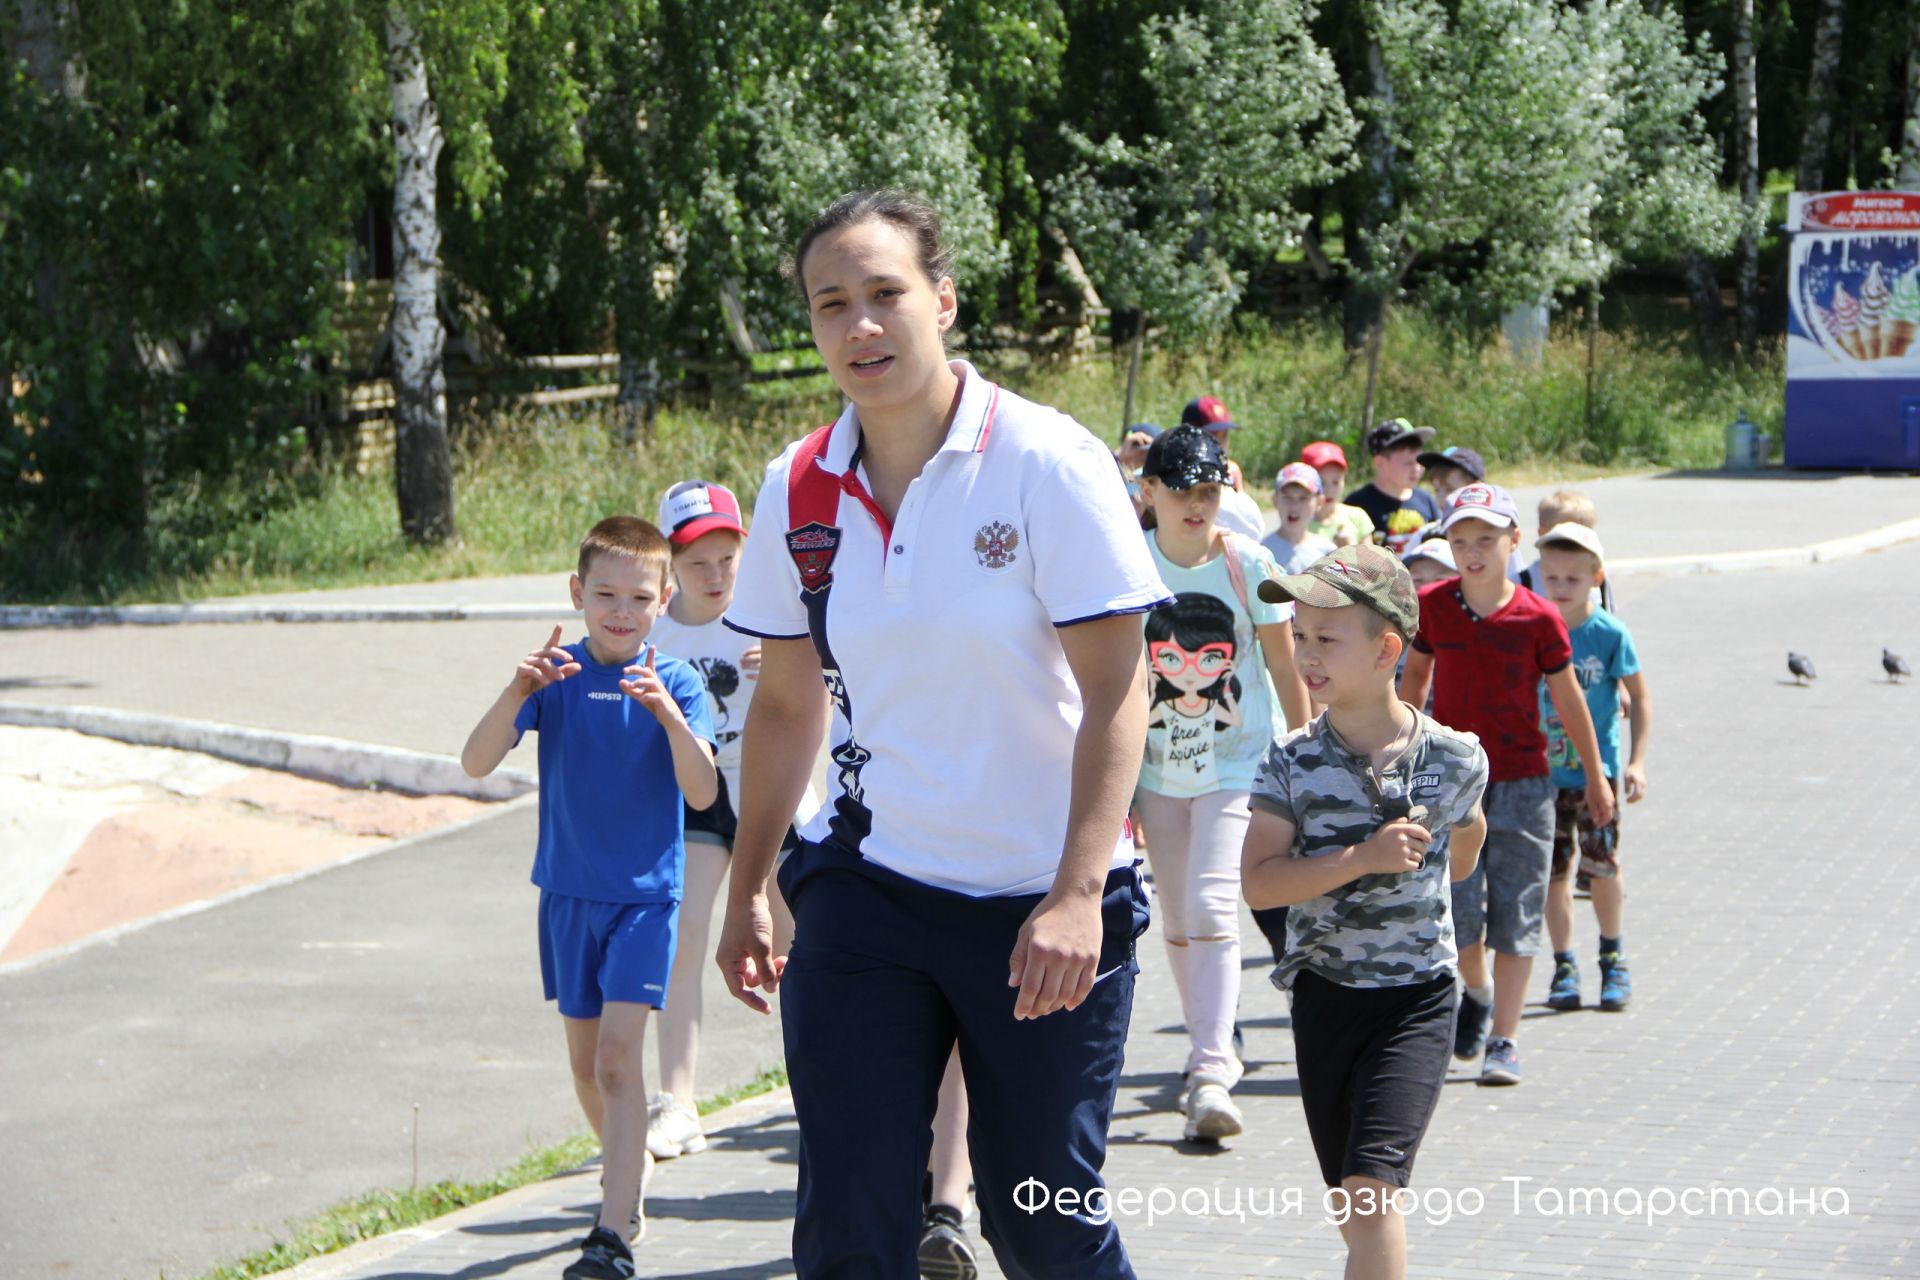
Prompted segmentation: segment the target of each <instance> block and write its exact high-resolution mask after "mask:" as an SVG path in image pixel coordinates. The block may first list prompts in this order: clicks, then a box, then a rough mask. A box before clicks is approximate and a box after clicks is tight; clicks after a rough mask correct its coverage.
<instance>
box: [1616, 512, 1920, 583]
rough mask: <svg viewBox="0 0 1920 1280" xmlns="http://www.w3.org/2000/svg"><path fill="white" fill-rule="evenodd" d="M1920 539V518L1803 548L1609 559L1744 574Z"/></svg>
mask: <svg viewBox="0 0 1920 1280" xmlns="http://www.w3.org/2000/svg"><path fill="white" fill-rule="evenodd" d="M1915 540H1920V518H1916V519H1912V520H1898V521H1895V522H1894V523H1893V524H1888V525H1882V526H1880V527H1879V528H1878V529H1869V530H1867V531H1866V532H1865V533H1852V534H1848V535H1846V536H1845V537H1840V538H1828V539H1826V540H1825V541H1824V542H1810V543H1808V544H1806V545H1805V546H1800V547H1772V548H1767V549H1763V550H1757V551H1721V552H1715V553H1712V554H1708V555H1677V556H1639V557H1635V558H1622V559H1619V560H1613V561H1610V562H1608V565H1607V568H1609V569H1611V570H1613V571H1615V572H1618V573H1648V574H1663V573H1670V574H1688V573H1744V572H1747V571H1749V570H1753V569H1796V568H1799V567H1801V566H1802V565H1810V564H1826V563H1827V562H1829V561H1833V560H1847V559H1851V558H1853V557H1855V556H1864V555H1870V554H1872V553H1873V552H1876V551H1885V550H1886V549H1887V548H1888V547H1895V546H1899V545H1900V544H1901V543H1904V542H1913V541H1915Z"/></svg>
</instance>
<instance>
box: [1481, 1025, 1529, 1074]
mask: <svg viewBox="0 0 1920 1280" xmlns="http://www.w3.org/2000/svg"><path fill="white" fill-rule="evenodd" d="M1480 1083H1481V1084H1519V1083H1520V1051H1519V1050H1518V1049H1516V1048H1514V1047H1513V1041H1511V1040H1509V1039H1507V1038H1506V1037H1505V1036H1495V1037H1493V1039H1491V1040H1489V1041H1487V1060H1486V1062H1485V1063H1483V1064H1482V1065H1481V1067H1480Z"/></svg>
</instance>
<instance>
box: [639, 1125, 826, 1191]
mask: <svg viewBox="0 0 1920 1280" xmlns="http://www.w3.org/2000/svg"><path fill="white" fill-rule="evenodd" d="M707 1141H708V1145H709V1147H712V1148H716V1149H719V1150H723V1151H730V1150H739V1151H775V1152H778V1154H776V1155H775V1156H773V1159H775V1160H778V1161H780V1162H781V1163H783V1164H799V1163H800V1151H799V1147H800V1130H799V1127H798V1126H796V1125H795V1124H794V1122H793V1117H792V1116H791V1115H776V1116H769V1117H767V1118H766V1119H764V1120H756V1121H754V1122H753V1123H752V1124H746V1125H741V1126H740V1127H739V1128H737V1129H728V1130H727V1131H726V1132H725V1133H720V1134H713V1135H710V1136H709V1137H708V1139H707ZM648 1203H649V1204H651V1203H652V1200H651V1199H649V1200H648Z"/></svg>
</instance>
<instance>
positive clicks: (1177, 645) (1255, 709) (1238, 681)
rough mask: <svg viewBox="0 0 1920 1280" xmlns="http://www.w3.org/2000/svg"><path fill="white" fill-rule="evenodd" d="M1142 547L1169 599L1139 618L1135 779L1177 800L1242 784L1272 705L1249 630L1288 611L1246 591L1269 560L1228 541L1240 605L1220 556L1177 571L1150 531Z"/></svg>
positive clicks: (1260, 752)
mask: <svg viewBox="0 0 1920 1280" xmlns="http://www.w3.org/2000/svg"><path fill="white" fill-rule="evenodd" d="M1147 546H1148V547H1149V548H1150V549H1151V550H1152V552H1153V561H1154V565H1155V567H1157V568H1158V569H1159V570H1160V579H1161V581H1163V582H1164V583H1166V585H1167V589H1168V590H1169V591H1171V592H1173V604H1172V605H1170V606H1169V607H1167V608H1165V609H1160V610H1158V611H1156V612H1154V613H1152V614H1149V615H1148V617H1147V626H1146V636H1147V683H1148V686H1149V689H1150V693H1149V695H1148V696H1149V700H1150V710H1149V712H1148V716H1147V749H1146V759H1145V761H1144V763H1143V765H1142V767H1141V770H1140V785H1141V787H1142V788H1144V789H1145V790H1148V791H1151V792H1154V793H1155V794H1157V795H1163V796H1179V797H1190V796H1202V795H1207V794H1210V793H1211V792H1215V791H1245V790H1248V789H1249V788H1251V787H1252V786H1253V777H1254V774H1255V773H1256V772H1257V771H1258V770H1259V767H1260V760H1261V758H1262V757H1263V756H1265V755H1266V752H1267V747H1268V746H1269V745H1271V743H1272V742H1273V738H1274V725H1275V723H1276V718H1275V716H1274V708H1275V706H1276V704H1277V699H1276V697H1275V695H1274V689H1273V681H1272V679H1271V678H1270V677H1269V676H1268V675H1267V668H1266V664H1265V663H1264V662H1263V661H1262V659H1261V651H1260V648H1259V646H1258V644H1256V643H1255V641H1256V638H1257V637H1256V634H1255V632H1254V628H1255V627H1264V626H1271V625H1274V624H1276V623H1282V622H1286V621H1287V620H1288V619H1290V618H1292V617H1293V606H1292V605H1290V604H1268V603H1267V602H1266V601H1264V600H1262V599H1260V597H1259V596H1257V595H1254V594H1252V590H1253V587H1254V586H1255V585H1256V584H1257V583H1259V582H1261V581H1262V580H1264V579H1266V578H1267V577H1269V576H1271V574H1272V572H1273V557H1272V556H1271V555H1269V554H1268V553H1267V550H1266V548H1264V547H1262V546H1260V545H1258V544H1257V543H1253V542H1249V541H1247V540H1246V539H1244V538H1235V539H1234V540H1233V548H1234V551H1233V554H1236V555H1238V556H1239V558H1240V566H1241V573H1242V575H1243V576H1244V579H1245V581H1246V584H1247V589H1248V593H1249V594H1248V598H1247V603H1246V605H1245V606H1243V605H1242V604H1241V603H1240V596H1239V592H1237V591H1236V590H1234V586H1233V579H1232V578H1231V576H1229V574H1228V573H1227V560H1226V556H1225V555H1224V554H1223V555H1217V556H1215V557H1214V558H1213V559H1211V560H1209V561H1207V562H1206V563H1205V564H1203V565H1199V566H1197V567H1195V568H1186V567H1184V566H1181V565H1177V564H1175V563H1173V562H1172V561H1171V560H1169V559H1167V558H1166V556H1164V555H1162V554H1161V552H1160V546H1159V543H1158V541H1157V540H1156V539H1155V537H1154V535H1153V534H1152V533H1149V534H1147Z"/></svg>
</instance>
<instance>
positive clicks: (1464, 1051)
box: [1453, 989, 1493, 1062]
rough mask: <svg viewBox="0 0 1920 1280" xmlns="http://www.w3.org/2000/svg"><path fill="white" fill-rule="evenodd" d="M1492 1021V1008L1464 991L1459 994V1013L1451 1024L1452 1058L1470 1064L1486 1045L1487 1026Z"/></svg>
mask: <svg viewBox="0 0 1920 1280" xmlns="http://www.w3.org/2000/svg"><path fill="white" fill-rule="evenodd" d="M1492 1021H1493V1006H1492V1005H1490V1004H1481V1003H1480V1002H1479V1001H1478V1000H1475V999H1474V998H1473V997H1472V996H1470V995H1468V994H1467V993H1466V991H1465V989H1462V990H1461V992H1460V1013H1459V1016H1458V1017H1457V1018H1456V1019H1455V1020H1454V1024H1453V1056H1454V1057H1456V1058H1458V1059H1460V1061H1462V1062H1472V1061H1473V1060H1474V1059H1475V1058H1477V1057H1479V1056H1480V1050H1481V1049H1482V1048H1484V1047H1485V1045H1486V1043H1487V1024H1488V1023H1490V1022H1492Z"/></svg>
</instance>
